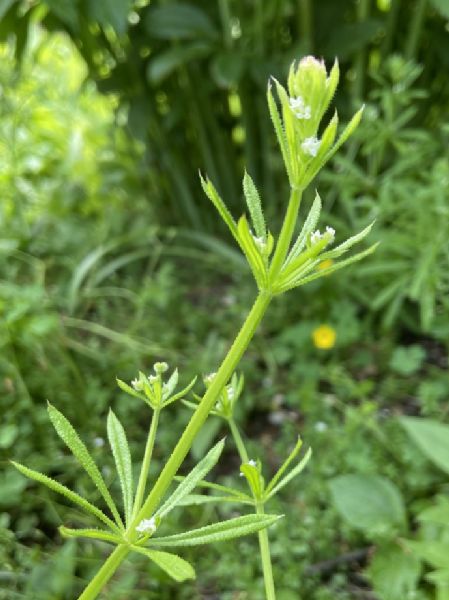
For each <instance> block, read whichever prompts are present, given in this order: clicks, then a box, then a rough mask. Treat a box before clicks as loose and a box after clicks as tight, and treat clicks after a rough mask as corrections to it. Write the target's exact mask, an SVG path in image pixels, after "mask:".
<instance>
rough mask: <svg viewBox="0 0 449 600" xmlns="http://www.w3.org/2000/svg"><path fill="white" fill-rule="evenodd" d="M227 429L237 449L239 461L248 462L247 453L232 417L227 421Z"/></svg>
mask: <svg viewBox="0 0 449 600" xmlns="http://www.w3.org/2000/svg"><path fill="white" fill-rule="evenodd" d="M228 424H229V429H230V430H231V434H232V437H233V438H234V443H235V445H236V447H237V450H238V453H239V455H240V460H241V461H242V463H246V462H248V452H247V451H246V448H245V444H244V442H243V439H242V436H241V435H240V431H239V428H238V427H237V424H236V422H235V421H234V418H233V417H230V418H229V419H228Z"/></svg>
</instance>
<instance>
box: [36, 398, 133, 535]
mask: <svg viewBox="0 0 449 600" xmlns="http://www.w3.org/2000/svg"><path fill="white" fill-rule="evenodd" d="M47 410H48V414H49V416H50V420H51V422H52V423H53V426H54V428H55V429H56V433H57V434H58V435H59V437H60V438H61V439H62V441H63V442H64V443H65V444H66V445H67V446H68V448H69V449H70V450H71V452H72V453H73V455H74V456H75V458H76V459H77V460H78V462H79V463H80V465H81V466H82V467H83V468H84V470H85V471H86V472H87V474H88V475H89V476H90V478H91V479H92V481H93V482H94V484H95V485H96V487H97V489H98V491H99V492H100V494H101V495H102V496H103V498H104V500H105V502H106V504H107V505H108V507H109V509H110V511H111V512H112V514H113V515H114V519H115V521H116V523H117V524H118V525H119V526H120V527H123V521H122V519H121V517H120V515H119V513H118V510H117V507H116V506H115V503H114V500H113V499H112V497H111V494H110V493H109V490H108V488H107V487H106V484H105V482H104V479H103V477H102V476H101V473H100V471H99V470H98V467H97V465H96V464H95V462H94V460H93V458H92V457H91V455H90V454H89V452H88V450H87V448H86V446H85V445H84V443H83V442H82V441H81V440H80V438H79V437H78V434H77V433H76V431H75V429H74V428H73V427H72V425H71V424H70V422H69V421H68V420H67V419H66V418H65V417H64V415H63V414H62V413H60V412H59V410H57V409H56V408H55V407H54V406H52V405H51V404H50V403H49V404H48V408H47Z"/></svg>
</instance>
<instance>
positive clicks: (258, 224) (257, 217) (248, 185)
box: [243, 171, 267, 241]
mask: <svg viewBox="0 0 449 600" xmlns="http://www.w3.org/2000/svg"><path fill="white" fill-rule="evenodd" d="M243 192H244V194H245V199H246V204H247V206H248V210H249V214H250V215H251V221H252V223H253V227H254V231H255V232H256V235H257V236H258V237H260V238H262V239H263V240H264V241H265V239H266V237H267V228H266V225H265V218H264V216H263V211H262V203H261V201H260V196H259V192H258V191H257V188H256V186H255V185H254V181H253V180H252V178H251V176H250V175H249V174H248V173H247V172H246V171H245V175H244V177H243Z"/></svg>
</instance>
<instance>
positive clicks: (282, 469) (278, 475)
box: [266, 436, 302, 493]
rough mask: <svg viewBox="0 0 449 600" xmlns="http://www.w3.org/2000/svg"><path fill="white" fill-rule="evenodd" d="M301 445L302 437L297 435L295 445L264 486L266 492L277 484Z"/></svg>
mask: <svg viewBox="0 0 449 600" xmlns="http://www.w3.org/2000/svg"><path fill="white" fill-rule="evenodd" d="M301 447H302V439H301V438H300V437H299V436H298V440H297V442H296V444H295V447H294V448H293V450H292V451H291V452H290V454H289V455H288V457H287V458H286V460H285V461H284V462H283V463H282V465H281V466H280V467H279V469H278V471H277V473H276V474H275V475H274V477H273V478H272V480H271V481H270V483H269V484H268V485H267V488H266V492H267V493H269V492H270V491H271V490H272V489H273V488H274V486H275V485H276V484H277V482H278V481H279V479H280V478H281V477H282V475H283V474H284V473H285V470H286V469H287V468H288V466H289V465H290V463H291V462H292V460H294V459H295V458H296V456H297V455H298V453H299V451H300V450H301Z"/></svg>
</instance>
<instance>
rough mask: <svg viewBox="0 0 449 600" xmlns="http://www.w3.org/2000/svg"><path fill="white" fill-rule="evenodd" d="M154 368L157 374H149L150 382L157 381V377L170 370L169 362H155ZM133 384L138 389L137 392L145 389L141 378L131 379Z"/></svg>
mask: <svg viewBox="0 0 449 600" xmlns="http://www.w3.org/2000/svg"><path fill="white" fill-rule="evenodd" d="M153 369H154V372H155V373H156V375H148V381H149V382H150V383H154V382H155V381H157V379H158V378H159V376H160V375H161V374H162V373H165V372H166V371H168V364H167V363H166V362H157V363H154V365H153ZM131 385H132V386H133V388H134V389H135V390H136V392H141V391H142V390H143V381H142V380H141V379H137V378H136V379H133V380H132V381H131Z"/></svg>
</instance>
